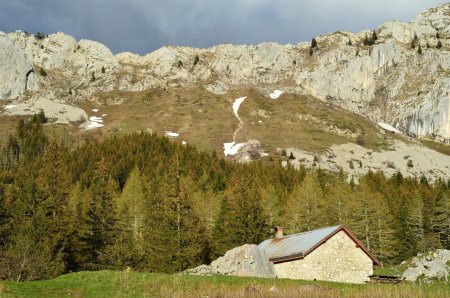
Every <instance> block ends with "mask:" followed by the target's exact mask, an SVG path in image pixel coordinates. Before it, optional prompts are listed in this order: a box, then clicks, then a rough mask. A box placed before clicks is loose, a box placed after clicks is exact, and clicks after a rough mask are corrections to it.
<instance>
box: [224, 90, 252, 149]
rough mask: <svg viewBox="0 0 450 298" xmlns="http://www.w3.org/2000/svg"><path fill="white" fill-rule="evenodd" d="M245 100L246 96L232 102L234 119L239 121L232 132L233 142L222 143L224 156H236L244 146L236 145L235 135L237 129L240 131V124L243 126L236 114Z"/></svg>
mask: <svg viewBox="0 0 450 298" xmlns="http://www.w3.org/2000/svg"><path fill="white" fill-rule="evenodd" d="M246 98H247V96H244V97H239V98H237V99H236V100H235V101H234V102H233V106H232V107H233V113H234V115H235V116H236V118H237V119H238V120H239V126H238V128H236V130H235V131H234V134H233V142H229V143H223V152H224V154H225V156H227V155H236V154H237V153H238V151H239V149H240V148H241V147H242V146H243V145H244V144H236V135H237V133H238V131H239V129H241V127H242V124H243V122H242V120H241V118H239V114H238V112H239V107H240V106H241V104H242V103H243V102H244V100H245V99H246Z"/></svg>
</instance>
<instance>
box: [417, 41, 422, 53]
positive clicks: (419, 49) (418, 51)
mask: <svg viewBox="0 0 450 298" xmlns="http://www.w3.org/2000/svg"><path fill="white" fill-rule="evenodd" d="M417 53H419V55H422V47H421V46H420V43H419V47H418V48H417Z"/></svg>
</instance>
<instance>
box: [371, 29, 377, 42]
mask: <svg viewBox="0 0 450 298" xmlns="http://www.w3.org/2000/svg"><path fill="white" fill-rule="evenodd" d="M377 39H378V35H377V33H376V32H375V31H373V32H372V41H373V42H374V43H375V41H376V40H377Z"/></svg>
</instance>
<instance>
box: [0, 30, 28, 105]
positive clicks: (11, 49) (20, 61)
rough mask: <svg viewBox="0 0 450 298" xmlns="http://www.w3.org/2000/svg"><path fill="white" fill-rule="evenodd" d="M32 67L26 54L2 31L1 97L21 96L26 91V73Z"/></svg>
mask: <svg viewBox="0 0 450 298" xmlns="http://www.w3.org/2000/svg"><path fill="white" fill-rule="evenodd" d="M32 67H33V66H32V64H31V63H30V62H29V61H28V60H27V59H26V57H25V54H24V53H23V52H22V51H21V50H19V49H17V47H16V46H15V45H14V44H13V43H12V42H11V41H10V40H9V39H8V38H7V37H6V35H5V34H4V33H2V32H0V99H2V98H7V99H9V98H17V97H18V96H20V95H21V94H22V93H23V92H24V91H25V81H26V75H27V73H28V71H29V70H30V69H32ZM28 85H31V84H28Z"/></svg>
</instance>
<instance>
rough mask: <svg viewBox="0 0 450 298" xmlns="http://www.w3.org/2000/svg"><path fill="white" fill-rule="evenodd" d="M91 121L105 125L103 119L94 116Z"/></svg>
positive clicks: (90, 118)
mask: <svg viewBox="0 0 450 298" xmlns="http://www.w3.org/2000/svg"><path fill="white" fill-rule="evenodd" d="M89 120H90V121H92V122H97V123H103V119H102V117H97V116H92V117H89Z"/></svg>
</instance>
